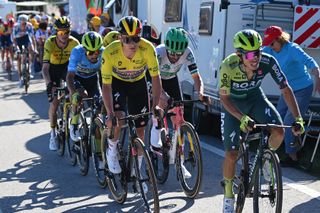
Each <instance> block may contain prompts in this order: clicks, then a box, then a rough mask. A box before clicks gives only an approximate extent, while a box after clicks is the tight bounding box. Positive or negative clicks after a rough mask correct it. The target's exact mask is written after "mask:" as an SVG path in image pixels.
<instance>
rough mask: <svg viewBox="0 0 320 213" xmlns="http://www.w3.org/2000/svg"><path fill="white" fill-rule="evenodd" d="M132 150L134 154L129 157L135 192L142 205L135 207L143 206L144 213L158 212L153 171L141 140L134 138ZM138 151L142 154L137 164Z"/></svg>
mask: <svg viewBox="0 0 320 213" xmlns="http://www.w3.org/2000/svg"><path fill="white" fill-rule="evenodd" d="M132 145H133V149H130V150H131V151H132V150H134V152H135V154H134V155H131V156H132V159H133V168H132V169H134V174H135V175H134V177H133V178H134V184H135V186H136V189H137V191H138V192H139V193H140V195H141V198H142V200H143V203H142V204H141V205H140V204H138V205H137V206H144V209H143V210H141V211H146V212H159V211H160V209H159V195H158V187H157V181H156V177H155V174H154V170H153V167H152V164H151V160H150V156H149V154H148V152H147V151H146V149H145V146H144V143H143V142H142V141H141V139H139V138H136V139H134V141H133V144H132ZM138 150H140V152H141V154H142V156H141V157H142V160H141V162H139V158H140V156H138V154H137V153H138ZM139 164H140V166H139Z"/></svg>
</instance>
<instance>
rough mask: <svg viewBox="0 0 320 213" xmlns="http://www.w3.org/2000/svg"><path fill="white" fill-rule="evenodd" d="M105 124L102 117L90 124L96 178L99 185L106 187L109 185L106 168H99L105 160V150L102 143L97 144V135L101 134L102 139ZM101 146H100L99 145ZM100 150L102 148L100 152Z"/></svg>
mask: <svg viewBox="0 0 320 213" xmlns="http://www.w3.org/2000/svg"><path fill="white" fill-rule="evenodd" d="M102 126H103V123H102V120H101V119H100V118H95V119H94V120H93V122H92V124H91V126H90V141H91V142H90V144H91V155H92V162H93V168H94V171H95V175H96V179H97V181H98V183H99V186H101V188H105V187H106V186H107V180H106V176H105V168H99V164H101V162H102V161H103V159H102V153H105V151H102V150H100V147H101V146H100V144H97V143H96V141H97V138H96V136H97V135H98V134H99V136H100V138H99V140H100V141H101V143H102V142H103V141H102V137H101V133H100V127H102ZM98 146H100V147H98ZM98 150H100V151H99V152H98Z"/></svg>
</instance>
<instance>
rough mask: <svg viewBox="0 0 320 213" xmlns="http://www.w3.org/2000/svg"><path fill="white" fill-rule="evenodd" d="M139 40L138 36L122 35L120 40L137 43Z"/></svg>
mask: <svg viewBox="0 0 320 213" xmlns="http://www.w3.org/2000/svg"><path fill="white" fill-rule="evenodd" d="M140 40H141V37H140V36H123V37H122V41H123V43H125V44H130V43H132V42H134V43H138V42H139V41H140Z"/></svg>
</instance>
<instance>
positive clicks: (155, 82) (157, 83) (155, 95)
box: [146, 44, 162, 107]
mask: <svg viewBox="0 0 320 213" xmlns="http://www.w3.org/2000/svg"><path fill="white" fill-rule="evenodd" d="M150 46H151V47H150V48H149V49H148V52H147V53H146V55H147V57H148V58H147V65H148V71H149V73H150V76H151V79H152V100H153V102H152V104H153V106H152V107H155V106H156V105H158V104H159V100H160V94H161V91H162V85H161V80H160V71H159V63H158V59H157V57H156V51H155V48H154V47H153V46H152V45H151V44H150Z"/></svg>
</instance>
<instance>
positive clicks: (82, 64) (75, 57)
mask: <svg viewBox="0 0 320 213" xmlns="http://www.w3.org/2000/svg"><path fill="white" fill-rule="evenodd" d="M103 50H104V47H101V48H100V55H99V58H98V61H97V63H94V64H93V63H91V62H90V61H89V60H88V59H87V56H86V49H85V48H84V47H83V46H82V45H81V44H80V45H78V46H76V47H75V48H73V49H72V51H71V55H70V61H69V65H68V72H74V73H75V74H76V75H77V76H79V77H81V78H90V77H92V76H95V75H96V74H97V73H98V72H99V71H100V69H101V57H102V52H103Z"/></svg>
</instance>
